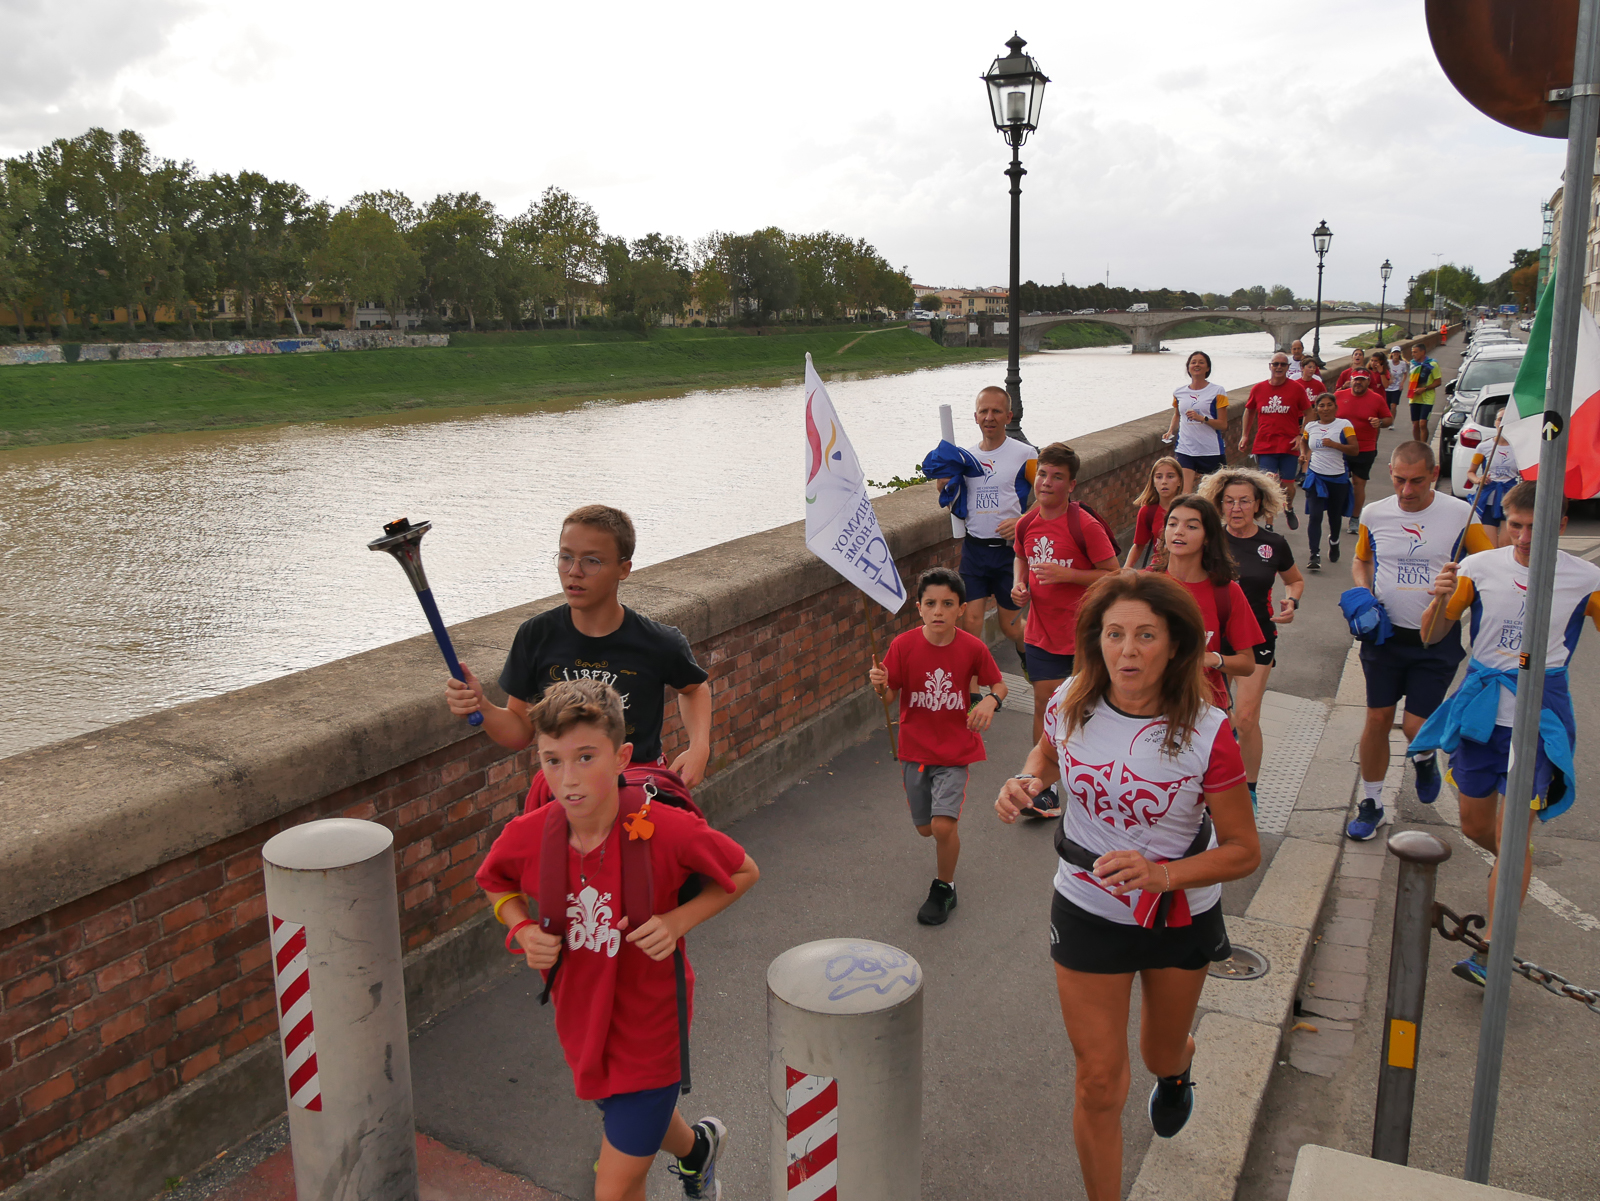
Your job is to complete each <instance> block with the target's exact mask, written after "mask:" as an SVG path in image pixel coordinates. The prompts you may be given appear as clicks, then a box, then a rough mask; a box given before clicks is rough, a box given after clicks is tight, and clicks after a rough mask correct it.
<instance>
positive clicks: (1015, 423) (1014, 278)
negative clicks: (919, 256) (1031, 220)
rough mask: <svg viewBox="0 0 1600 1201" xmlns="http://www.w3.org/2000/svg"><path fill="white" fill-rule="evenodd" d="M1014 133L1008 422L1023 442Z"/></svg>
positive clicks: (1017, 137)
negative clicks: (1009, 409)
mask: <svg viewBox="0 0 1600 1201" xmlns="http://www.w3.org/2000/svg"><path fill="white" fill-rule="evenodd" d="M1010 137H1011V166H1010V168H1009V169H1008V170H1007V171H1006V174H1007V175H1008V176H1010V178H1011V295H1010V298H1009V307H1010V311H1011V328H1010V330H1009V331H1008V332H1009V334H1010V337H1009V339H1008V346H1009V349H1008V350H1007V352H1006V392H1007V393H1008V394H1009V395H1010V397H1011V420H1010V421H1009V422H1007V423H1006V434H1007V435H1008V436H1010V437H1012V438H1017V439H1020V440H1021V441H1023V442H1026V441H1027V438H1025V437H1024V436H1023V433H1022V366H1021V360H1022V308H1021V303H1022V302H1021V298H1020V297H1019V296H1018V295H1017V292H1018V290H1019V289H1020V288H1021V287H1022V177H1023V176H1024V175H1026V174H1027V172H1026V171H1024V170H1023V169H1022V137H1023V135H1022V133H1021V132H1016V133H1013V134H1011V135H1010Z"/></svg>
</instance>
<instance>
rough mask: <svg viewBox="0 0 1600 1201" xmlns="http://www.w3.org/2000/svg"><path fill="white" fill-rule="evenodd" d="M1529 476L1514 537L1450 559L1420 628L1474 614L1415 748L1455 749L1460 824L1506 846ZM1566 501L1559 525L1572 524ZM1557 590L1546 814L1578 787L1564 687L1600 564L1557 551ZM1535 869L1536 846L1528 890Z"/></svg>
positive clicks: (1544, 743)
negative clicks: (1443, 694)
mask: <svg viewBox="0 0 1600 1201" xmlns="http://www.w3.org/2000/svg"><path fill="white" fill-rule="evenodd" d="M1536 495H1537V488H1536V485H1535V484H1534V483H1533V482H1532V481H1527V482H1523V483H1520V484H1517V485H1516V486H1515V487H1514V488H1512V489H1511V491H1510V492H1508V493H1506V496H1505V501H1504V506H1503V507H1504V512H1505V527H1504V530H1505V535H1506V538H1507V539H1508V541H1507V544H1506V545H1505V546H1502V547H1501V548H1499V549H1498V550H1491V551H1484V552H1483V553H1482V554H1477V555H1472V556H1470V557H1468V558H1467V559H1466V560H1465V561H1464V562H1463V563H1462V564H1461V567H1460V569H1459V571H1458V570H1457V569H1456V568H1455V567H1454V565H1452V564H1446V565H1445V568H1444V570H1442V571H1441V572H1440V573H1439V577H1438V579H1437V580H1435V581H1434V587H1433V592H1434V599H1433V603H1432V604H1430V605H1429V606H1428V612H1427V614H1426V615H1425V616H1424V618H1423V631H1424V633H1425V634H1431V633H1432V632H1433V627H1435V626H1437V627H1439V628H1443V626H1444V625H1445V623H1446V622H1447V621H1455V620H1458V619H1459V618H1461V617H1462V616H1463V615H1464V614H1466V613H1469V612H1470V613H1471V614H1472V625H1471V639H1472V662H1471V663H1470V664H1468V666H1467V678H1466V679H1465V680H1463V681H1462V683H1461V687H1460V688H1458V689H1457V690H1456V692H1455V695H1454V696H1452V697H1451V698H1450V699H1449V701H1447V702H1446V703H1445V704H1444V705H1442V706H1440V708H1439V709H1438V710H1436V711H1435V712H1434V715H1433V716H1432V717H1430V718H1429V719H1428V720H1427V721H1426V722H1424V723H1423V725H1422V729H1421V730H1420V731H1419V732H1418V733H1417V736H1416V738H1415V739H1414V740H1413V741H1412V744H1411V750H1412V751H1413V752H1417V751H1423V750H1429V751H1431V750H1435V749H1437V750H1443V751H1446V752H1448V753H1449V755H1450V777H1451V783H1452V784H1454V785H1455V788H1456V792H1457V793H1458V794H1460V798H1461V832H1462V833H1463V834H1465V835H1466V836H1467V837H1468V838H1470V839H1472V841H1473V842H1475V843H1477V844H1478V845H1479V846H1481V847H1482V848H1483V849H1484V850H1486V851H1489V852H1490V853H1492V854H1494V855H1496V856H1498V855H1499V853H1500V806H1501V804H1502V803H1503V797H1504V795H1505V789H1506V776H1507V774H1508V772H1509V764H1510V755H1511V719H1512V714H1513V712H1514V710H1515V709H1516V701H1517V696H1516V693H1517V679H1518V677H1517V668H1518V664H1519V660H1520V658H1521V655H1522V649H1523V642H1522V623H1523V618H1524V614H1525V612H1526V609H1527V603H1528V556H1529V552H1530V551H1531V550H1532V547H1533V503H1534V497H1535V496H1536ZM1565 509H1566V506H1565V504H1563V506H1562V510H1563V511H1562V516H1561V528H1562V529H1563V530H1565V529H1566V528H1567V519H1566V512H1565ZM1553 588H1554V591H1553V593H1552V595H1551V598H1550V636H1549V639H1548V641H1547V642H1546V644H1545V677H1544V697H1543V704H1542V705H1541V711H1540V716H1539V734H1540V745H1539V752H1538V757H1537V758H1536V760H1535V762H1534V770H1533V808H1532V809H1531V810H1530V811H1529V814H1528V820H1529V822H1530V823H1531V822H1532V821H1533V815H1534V813H1537V814H1538V815H1539V820H1540V821H1549V820H1550V819H1551V818H1553V817H1556V816H1557V815H1559V814H1561V813H1563V812H1565V811H1566V810H1567V808H1568V807H1569V806H1571V804H1572V801H1573V798H1574V794H1575V791H1576V783H1577V782H1576V780H1575V779H1574V776H1573V758H1574V750H1575V748H1576V745H1577V731H1578V727H1577V722H1576V719H1575V718H1574V716H1573V712H1572V696H1571V693H1570V692H1569V690H1568V687H1567V663H1568V662H1569V661H1570V659H1571V658H1572V652H1573V651H1574V650H1575V649H1576V648H1577V645H1578V636H1579V635H1580V634H1582V633H1583V623H1584V619H1585V618H1589V619H1590V620H1592V621H1593V622H1594V623H1595V625H1596V626H1597V627H1600V567H1596V566H1595V565H1594V564H1593V563H1589V562H1587V561H1585V560H1583V559H1579V558H1577V557H1576V556H1574V555H1569V554H1567V553H1566V552H1565V551H1562V552H1559V553H1558V555H1557V558H1556V574H1555V580H1554V583H1553ZM1532 870H1533V845H1532V843H1531V842H1530V843H1529V846H1528V857H1527V859H1526V861H1525V862H1524V863H1523V865H1522V894H1523V896H1526V895H1527V892H1528V877H1529V874H1530V873H1531V872H1532ZM1499 871H1500V864H1499V861H1498V859H1497V860H1496V862H1495V867H1494V870H1493V871H1491V872H1490V873H1489V907H1488V908H1487V909H1486V910H1484V912H1485V913H1487V914H1489V929H1488V931H1487V933H1486V934H1485V937H1486V938H1487V937H1489V936H1492V935H1493V933H1494V890H1495V884H1496V882H1497V878H1498V876H1499ZM1487 963H1488V957H1487V956H1485V955H1482V954H1481V953H1478V954H1474V955H1472V956H1471V957H1470V958H1468V959H1463V960H1462V961H1461V962H1460V963H1458V964H1456V966H1455V969H1454V971H1455V974H1456V975H1458V976H1460V977H1461V978H1462V979H1464V980H1467V981H1470V982H1471V983H1473V984H1479V985H1481V984H1482V983H1483V979H1484V971H1485V969H1486V967H1487Z"/></svg>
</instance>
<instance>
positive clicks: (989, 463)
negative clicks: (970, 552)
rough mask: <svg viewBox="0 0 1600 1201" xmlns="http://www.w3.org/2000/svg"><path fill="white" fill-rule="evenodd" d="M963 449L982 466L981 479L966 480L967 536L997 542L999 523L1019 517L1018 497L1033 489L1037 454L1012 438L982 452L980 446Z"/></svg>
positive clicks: (1037, 463) (1020, 500)
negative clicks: (994, 539) (995, 540)
mask: <svg viewBox="0 0 1600 1201" xmlns="http://www.w3.org/2000/svg"><path fill="white" fill-rule="evenodd" d="M967 449H968V450H969V451H971V452H972V456H973V458H975V459H977V460H978V462H980V463H982V464H983V476H982V478H979V477H978V476H975V475H974V476H968V477H967V479H966V487H967V533H968V534H970V535H972V536H973V537H975V538H998V537H999V536H1000V534H999V532H998V531H999V529H1000V523H1001V522H1002V521H1005V520H1007V519H1012V520H1014V519H1016V518H1018V517H1021V516H1022V508H1023V504H1024V501H1023V500H1022V497H1025V496H1027V495H1028V492H1029V490H1030V489H1031V488H1032V487H1033V473H1034V471H1036V470H1037V469H1038V466H1039V452H1038V451H1037V450H1035V449H1034V448H1033V447H1031V446H1029V445H1028V444H1027V443H1026V442H1022V441H1019V440H1018V439H1016V438H1007V439H1006V440H1005V441H1004V442H1002V443H1000V445H999V446H997V447H995V449H993V450H984V449H983V443H982V442H979V443H978V444H977V445H975V446H969V447H967ZM1019 493H1020V496H1019Z"/></svg>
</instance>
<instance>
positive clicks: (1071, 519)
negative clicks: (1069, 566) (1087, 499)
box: [1067, 500, 1122, 559]
mask: <svg viewBox="0 0 1600 1201" xmlns="http://www.w3.org/2000/svg"><path fill="white" fill-rule="evenodd" d="M1084 513H1087V514H1089V516H1090V517H1093V518H1094V519H1095V520H1096V521H1098V522H1099V523H1100V528H1101V529H1102V530H1104V531H1105V535H1106V541H1107V542H1109V543H1111V550H1112V552H1113V553H1114V554H1115V555H1116V557H1117V558H1118V559H1120V558H1122V543H1120V542H1118V541H1117V536H1116V535H1115V534H1113V533H1112V532H1111V524H1110V523H1109V522H1108V521H1106V519H1105V518H1104V517H1102V516H1100V514H1098V513H1096V512H1095V511H1094V510H1093V509H1091V508H1090V507H1089V506H1088V505H1086V504H1084V503H1083V502H1082V501H1078V500H1073V501H1068V502H1067V531H1068V533H1070V534H1071V535H1072V540H1073V541H1074V542H1076V543H1077V544H1078V549H1079V550H1081V551H1083V553H1084V555H1085V556H1087V555H1088V554H1089V544H1088V543H1087V542H1085V541H1084V540H1083V514H1084Z"/></svg>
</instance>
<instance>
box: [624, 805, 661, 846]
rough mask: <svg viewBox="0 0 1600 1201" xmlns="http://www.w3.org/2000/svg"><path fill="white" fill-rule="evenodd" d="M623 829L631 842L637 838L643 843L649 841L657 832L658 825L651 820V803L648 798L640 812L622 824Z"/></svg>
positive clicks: (630, 815)
mask: <svg viewBox="0 0 1600 1201" xmlns="http://www.w3.org/2000/svg"><path fill="white" fill-rule="evenodd" d="M622 828H623V829H624V830H626V831H627V832H628V840H629V841H630V842H631V841H633V840H634V839H636V838H637V839H639V840H641V841H645V840H648V839H649V837H650V836H651V835H652V834H654V833H655V832H656V824H655V822H653V821H651V820H650V801H649V799H648V798H647V799H646V800H645V803H644V805H643V806H642V807H641V808H640V810H639V812H637V813H631V814H629V815H628V818H627V820H626V821H624V822H623V823H622Z"/></svg>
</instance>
